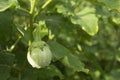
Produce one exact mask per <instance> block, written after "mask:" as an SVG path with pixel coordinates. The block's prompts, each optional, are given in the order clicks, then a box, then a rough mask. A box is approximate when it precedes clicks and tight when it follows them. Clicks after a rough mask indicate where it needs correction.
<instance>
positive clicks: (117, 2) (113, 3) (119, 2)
mask: <svg viewBox="0 0 120 80" xmlns="http://www.w3.org/2000/svg"><path fill="white" fill-rule="evenodd" d="M98 2H102V3H104V4H105V5H106V6H107V7H109V8H111V9H120V0H98Z"/></svg>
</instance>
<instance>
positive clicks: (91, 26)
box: [71, 7, 98, 36]
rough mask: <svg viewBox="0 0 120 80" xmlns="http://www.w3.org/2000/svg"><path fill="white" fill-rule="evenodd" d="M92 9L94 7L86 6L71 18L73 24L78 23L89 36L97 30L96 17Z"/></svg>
mask: <svg viewBox="0 0 120 80" xmlns="http://www.w3.org/2000/svg"><path fill="white" fill-rule="evenodd" d="M94 11H95V10H94V8H90V7H86V8H84V9H83V10H81V11H80V12H78V13H76V15H75V16H73V17H72V18H71V21H72V23H73V24H78V25H80V26H81V28H82V29H83V30H84V31H86V32H87V33H88V34H89V35H91V36H93V35H95V34H96V33H97V32H98V19H97V17H96V16H95V14H94Z"/></svg>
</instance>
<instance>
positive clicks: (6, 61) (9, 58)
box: [0, 52, 15, 66]
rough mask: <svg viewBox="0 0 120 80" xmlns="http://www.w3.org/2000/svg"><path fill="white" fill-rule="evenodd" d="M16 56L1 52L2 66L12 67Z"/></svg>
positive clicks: (0, 62) (0, 63)
mask: <svg viewBox="0 0 120 80" xmlns="http://www.w3.org/2000/svg"><path fill="white" fill-rule="evenodd" d="M14 58H15V55H14V54H12V53H9V52H0V65H7V66H10V65H12V64H13V61H14Z"/></svg>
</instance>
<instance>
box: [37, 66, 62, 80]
mask: <svg viewBox="0 0 120 80" xmlns="http://www.w3.org/2000/svg"><path fill="white" fill-rule="evenodd" d="M38 73H39V76H40V79H42V80H48V79H49V80H51V78H54V77H59V78H60V79H63V77H64V76H63V74H62V73H61V71H60V70H59V69H58V68H57V67H56V66H54V65H50V66H49V67H47V68H43V69H41V70H39V72H38ZM44 76H46V77H44Z"/></svg>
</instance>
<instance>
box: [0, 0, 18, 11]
mask: <svg viewBox="0 0 120 80" xmlns="http://www.w3.org/2000/svg"><path fill="white" fill-rule="evenodd" d="M16 2H17V0H1V1H0V12H2V11H5V10H6V9H8V8H10V7H11V6H14V5H16Z"/></svg>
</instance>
